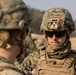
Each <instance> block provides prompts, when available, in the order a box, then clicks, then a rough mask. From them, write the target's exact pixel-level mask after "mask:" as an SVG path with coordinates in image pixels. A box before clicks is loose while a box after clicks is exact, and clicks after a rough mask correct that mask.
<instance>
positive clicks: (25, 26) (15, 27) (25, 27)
mask: <svg viewBox="0 0 76 75" xmlns="http://www.w3.org/2000/svg"><path fill="white" fill-rule="evenodd" d="M30 22H31V15H30V13H29V11H28V8H27V7H26V5H25V3H24V2H23V1H22V0H0V47H2V48H5V49H6V50H8V49H9V48H11V47H12V46H13V45H19V46H20V48H21V53H20V55H21V54H23V53H24V52H25V50H24V49H25V43H24V42H23V41H24V40H25V37H26V35H27V34H28V31H29V25H30ZM4 31H6V32H5V33H4ZM7 32H8V33H7ZM2 33H4V34H2ZM2 35H3V36H2ZM16 35H18V36H19V37H20V39H21V40H20V39H19V37H15V36H16ZM11 38H13V40H11ZM20 55H18V56H17V57H20ZM0 75H26V74H24V72H23V71H20V70H19V69H18V68H17V67H16V66H15V65H14V64H12V63H9V62H8V60H6V59H5V58H4V57H1V56H0Z"/></svg>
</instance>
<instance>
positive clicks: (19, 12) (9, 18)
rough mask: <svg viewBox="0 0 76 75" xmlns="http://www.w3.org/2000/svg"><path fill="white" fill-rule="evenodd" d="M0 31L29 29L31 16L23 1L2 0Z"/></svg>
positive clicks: (0, 0) (0, 6)
mask: <svg viewBox="0 0 76 75" xmlns="http://www.w3.org/2000/svg"><path fill="white" fill-rule="evenodd" d="M0 8H1V9H0V29H23V28H24V27H26V28H28V26H29V24H30V22H31V15H30V13H29V10H28V9H27V7H26V5H25V3H24V2H23V1H22V0H0Z"/></svg>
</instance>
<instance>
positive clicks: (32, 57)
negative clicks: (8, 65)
mask: <svg viewBox="0 0 76 75" xmlns="http://www.w3.org/2000/svg"><path fill="white" fill-rule="evenodd" d="M38 59H39V52H38V51H36V52H32V53H30V54H29V55H28V56H27V57H26V58H25V59H24V61H23V62H22V63H21V64H19V65H18V66H17V67H18V68H19V69H20V70H22V71H24V72H25V71H32V70H33V69H34V68H35V67H36V65H37V63H38Z"/></svg>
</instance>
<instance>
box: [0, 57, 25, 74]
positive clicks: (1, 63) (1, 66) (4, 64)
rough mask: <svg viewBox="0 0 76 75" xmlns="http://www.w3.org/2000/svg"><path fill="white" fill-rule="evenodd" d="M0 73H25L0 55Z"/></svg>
mask: <svg viewBox="0 0 76 75" xmlns="http://www.w3.org/2000/svg"><path fill="white" fill-rule="evenodd" d="M0 75H26V74H24V73H23V72H22V71H20V70H19V69H18V68H17V67H16V66H15V65H13V64H11V63H9V62H8V61H7V60H6V59H5V58H3V57H1V56H0Z"/></svg>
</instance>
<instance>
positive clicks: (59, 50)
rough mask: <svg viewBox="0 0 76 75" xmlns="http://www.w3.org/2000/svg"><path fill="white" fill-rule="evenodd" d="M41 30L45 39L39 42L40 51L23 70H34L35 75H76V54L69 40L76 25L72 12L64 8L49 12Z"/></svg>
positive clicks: (43, 19) (23, 64) (31, 56)
mask: <svg viewBox="0 0 76 75" xmlns="http://www.w3.org/2000/svg"><path fill="white" fill-rule="evenodd" d="M40 29H41V31H43V33H44V38H45V39H39V40H37V48H38V49H39V51H38V52H34V53H32V54H30V55H29V56H28V57H27V58H26V59H25V60H24V62H23V63H22V64H21V66H24V67H23V68H21V69H23V70H25V69H27V70H32V73H33V74H34V75H75V74H74V73H75V63H76V53H75V52H74V50H72V49H71V42H70V39H69V38H70V34H71V33H72V32H73V31H74V30H75V25H74V22H73V19H72V16H71V14H70V12H69V11H68V10H67V9H64V8H52V9H49V10H47V11H46V12H45V14H44V16H43V18H42V24H41V27H40ZM29 64H30V65H29ZM21 66H20V67H21ZM25 66H26V68H25Z"/></svg>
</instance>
